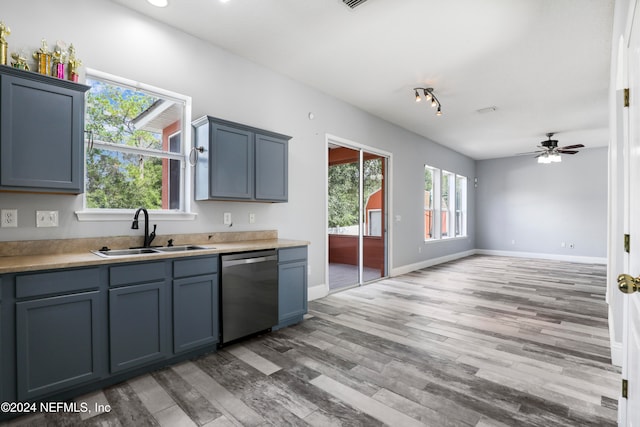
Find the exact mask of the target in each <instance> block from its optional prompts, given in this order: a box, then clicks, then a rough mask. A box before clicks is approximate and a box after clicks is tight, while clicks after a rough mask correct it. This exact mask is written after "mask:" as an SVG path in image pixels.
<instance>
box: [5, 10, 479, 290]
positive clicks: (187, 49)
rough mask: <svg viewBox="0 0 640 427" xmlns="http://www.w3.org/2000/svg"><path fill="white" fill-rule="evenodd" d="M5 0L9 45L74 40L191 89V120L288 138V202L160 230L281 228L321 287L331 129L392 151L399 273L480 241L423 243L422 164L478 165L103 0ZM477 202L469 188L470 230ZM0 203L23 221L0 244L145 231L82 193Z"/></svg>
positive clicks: (471, 172) (118, 66) (91, 54)
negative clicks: (53, 222)
mask: <svg viewBox="0 0 640 427" xmlns="http://www.w3.org/2000/svg"><path fill="white" fill-rule="evenodd" d="M6 3H7V4H5V5H4V6H3V8H2V17H1V18H2V19H3V20H4V21H5V22H6V24H7V25H8V26H10V27H11V29H12V34H11V35H10V36H9V39H8V41H9V50H10V51H15V50H19V49H24V51H25V53H31V52H33V51H35V50H37V48H38V47H39V46H40V39H41V38H42V37H44V38H46V39H47V40H48V41H49V44H50V45H53V44H54V42H55V41H56V40H64V41H66V42H67V43H73V44H74V46H75V47H76V50H77V53H78V56H79V57H80V59H82V60H83V65H84V66H86V67H90V68H93V69H97V70H100V71H104V72H107V73H111V74H115V75H119V76H122V77H126V78H129V79H133V80H137V81H140V82H143V83H147V84H150V85H154V86H158V87H162V88H164V89H168V90H171V91H174V92H178V93H182V94H185V95H189V96H191V97H192V98H193V118H197V117H199V116H202V115H205V114H208V115H213V116H217V117H221V118H224V119H228V120H232V121H238V122H242V123H246V124H249V125H252V126H256V127H261V128H265V129H268V130H272V131H275V132H280V133H284V134H288V135H291V136H293V138H292V140H291V143H290V151H289V156H290V157H289V160H290V162H289V164H290V171H289V172H290V179H289V203H287V204H251V203H226V202H197V203H196V202H194V203H193V210H194V211H195V212H197V213H198V217H197V219H196V220H195V221H157V223H158V232H159V234H162V233H190V232H207V231H235V230H260V229H277V230H278V231H279V234H280V236H281V237H285V238H292V239H304V240H309V241H310V242H311V246H310V248H309V257H310V273H311V275H310V280H309V283H310V285H311V286H314V285H319V284H323V283H324V271H325V265H324V263H325V253H326V244H325V235H326V220H325V216H326V213H325V210H324V206H323V205H321V204H319V203H318V197H321V199H324V198H325V197H326V196H325V194H326V182H325V173H326V172H325V169H326V165H325V162H324V159H325V149H326V142H325V136H326V134H332V135H336V136H339V137H342V138H347V139H349V140H352V141H355V142H357V143H360V144H365V145H367V146H370V147H374V148H378V149H381V150H385V151H387V152H391V153H393V160H392V161H393V164H392V176H391V185H392V187H391V193H392V197H393V206H392V207H391V209H392V212H391V213H392V214H393V215H401V216H402V220H401V221H400V222H394V223H393V224H392V233H393V234H392V240H391V248H392V260H393V264H392V266H391V267H392V268H398V267H401V266H405V265H409V264H415V263H420V262H423V261H425V260H428V259H429V258H432V257H441V256H444V255H448V254H453V253H456V252H461V251H466V250H470V249H473V248H474V246H475V244H474V240H473V238H468V239H460V240H452V241H448V242H440V243H436V244H431V245H427V246H425V245H423V241H422V233H423V225H422V209H423V206H422V189H423V184H422V180H423V165H424V164H425V163H428V164H430V165H432V166H435V167H439V168H443V169H447V170H450V171H452V172H457V173H460V174H462V175H466V176H468V177H469V178H472V177H473V176H475V162H474V161H473V160H471V159H469V158H467V157H465V156H462V155H460V154H457V153H455V152H453V151H451V150H448V149H446V148H444V147H442V146H439V145H437V144H434V143H432V142H430V141H428V140H425V139H424V138H422V137H419V136H417V135H415V134H413V133H410V132H408V131H406V130H403V129H401V128H399V127H397V126H395V125H392V124H390V123H388V122H385V121H383V120H381V119H379V118H377V117H374V116H372V115H370V114H367V113H365V112H363V111H361V110H359V109H356V108H354V107H353V106H351V105H348V104H346V103H344V102H342V101H340V100H337V99H335V98H332V97H330V96H327V95H325V94H323V93H320V92H318V91H316V90H314V89H312V88H309V87H308V86H305V85H302V84H300V83H297V82H295V81H292V80H291V79H289V78H287V77H285V76H283V75H281V74H277V73H275V72H272V71H270V70H268V69H265V68H263V67H261V66H258V65H256V64H255V63H252V62H250V61H247V60H245V59H242V58H239V57H237V56H235V55H233V54H231V53H229V52H227V51H224V50H222V49H220V48H218V47H216V46H213V45H211V44H208V43H205V42H203V41H201V40H198V39H196V38H193V37H191V36H189V35H187V34H185V33H183V32H180V31H178V30H176V29H174V28H172V27H169V26H166V25H164V24H160V23H158V22H156V21H154V20H151V19H148V18H146V17H144V16H142V15H139V14H137V13H135V12H132V11H130V10H129V9H126V8H124V7H122V6H120V5H117V4H114V3H112V2H109V1H107V0H91V1H78V0H59V1H55V2H52V1H50V0H23V1H19V2H18V1H14V2H6ZM239 31H241V30H240V29H239ZM257 88H259V90H257ZM256 93H259V96H256ZM251 100H254V101H251ZM407 102H411V100H410V98H408V99H407ZM309 112H313V113H314V115H315V117H316V118H315V120H309V119H308V117H307V115H308V113H309ZM433 119H434V125H435V123H437V122H435V120H436V118H435V117H434V118H433ZM442 119H444V120H446V116H443V117H440V118H437V120H442ZM471 181H472V179H470V182H471ZM474 206H475V205H474V193H473V189H472V185H471V188H470V189H469V205H468V210H469V212H470V218H469V235H470V236H473V233H474V227H473V224H474V220H473V212H474ZM0 208H9V209H11V208H17V209H18V210H19V212H18V222H19V227H18V228H17V229H0V241H7V240H21V239H25V240H26V239H54V238H72V237H89V236H91V237H93V236H106V235H128V234H136V235H137V234H139V232H134V231H133V230H130V229H129V226H130V223H129V221H121V222H118V221H113V222H78V221H77V219H76V216H75V214H74V212H75V211H77V210H80V209H82V197H81V196H78V197H76V196H55V195H29V194H8V193H2V194H0ZM45 209H46V210H59V211H60V227H58V228H56V229H37V228H35V211H36V210H45ZM223 212H231V213H232V214H233V216H234V226H233V228H232V229H229V228H226V227H225V226H223V224H222V213H223ZM249 212H254V213H256V219H257V220H256V223H255V224H251V225H249V224H248V213H249ZM423 246H425V247H424V248H422V247H423ZM419 248H420V249H424V250H422V252H421V253H420V252H419Z"/></svg>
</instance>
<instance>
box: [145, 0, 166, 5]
mask: <svg viewBox="0 0 640 427" xmlns="http://www.w3.org/2000/svg"><path fill="white" fill-rule="evenodd" d="M147 2H149V3H150V4H151V5H153V6H155V7H167V6H168V5H169V0H147Z"/></svg>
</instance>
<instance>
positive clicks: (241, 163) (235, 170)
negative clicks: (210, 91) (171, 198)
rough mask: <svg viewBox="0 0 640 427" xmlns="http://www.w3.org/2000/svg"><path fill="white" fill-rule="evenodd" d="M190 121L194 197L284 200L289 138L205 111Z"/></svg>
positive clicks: (286, 186)
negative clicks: (195, 156)
mask: <svg viewBox="0 0 640 427" xmlns="http://www.w3.org/2000/svg"><path fill="white" fill-rule="evenodd" d="M193 126H194V128H195V149H196V150H197V153H198V160H197V163H196V200H238V201H243V200H244V201H254V202H286V201H287V200H288V173H289V172H288V169H289V164H288V158H289V151H288V148H289V139H291V137H289V136H286V135H281V134H278V133H274V132H269V131H266V130H262V129H257V128H253V127H250V126H246V125H242V124H239V123H233V122H228V121H226V120H221V119H217V118H214V117H209V116H205V117H202V118H200V119H198V120H196V121H195V122H194V123H193ZM200 153H201V154H200Z"/></svg>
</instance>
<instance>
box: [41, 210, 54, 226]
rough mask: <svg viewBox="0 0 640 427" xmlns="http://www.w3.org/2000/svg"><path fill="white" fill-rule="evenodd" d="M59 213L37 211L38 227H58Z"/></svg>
mask: <svg viewBox="0 0 640 427" xmlns="http://www.w3.org/2000/svg"><path fill="white" fill-rule="evenodd" d="M57 226H58V211H36V227H57Z"/></svg>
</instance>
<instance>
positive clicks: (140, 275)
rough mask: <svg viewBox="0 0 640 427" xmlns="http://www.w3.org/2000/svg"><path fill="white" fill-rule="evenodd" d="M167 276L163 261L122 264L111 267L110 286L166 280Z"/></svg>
mask: <svg viewBox="0 0 640 427" xmlns="http://www.w3.org/2000/svg"><path fill="white" fill-rule="evenodd" d="M165 277H166V271H165V263H164V262H163V261H158V262H141V263H138V264H129V265H122V266H117V267H111V268H110V269H109V286H120V285H129V284H131V283H143V282H153V281H157V280H164V279H165Z"/></svg>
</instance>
